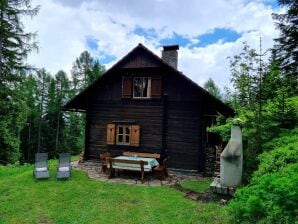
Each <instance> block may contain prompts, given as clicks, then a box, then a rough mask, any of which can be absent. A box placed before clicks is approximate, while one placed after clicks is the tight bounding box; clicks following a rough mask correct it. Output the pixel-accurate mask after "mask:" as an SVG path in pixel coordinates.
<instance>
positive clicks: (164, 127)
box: [161, 93, 168, 158]
mask: <svg viewBox="0 0 298 224" xmlns="http://www.w3.org/2000/svg"><path fill="white" fill-rule="evenodd" d="M167 132H168V94H167V93H165V94H163V96H162V129H161V133H162V141H161V158H166V157H167V156H168V151H167Z"/></svg>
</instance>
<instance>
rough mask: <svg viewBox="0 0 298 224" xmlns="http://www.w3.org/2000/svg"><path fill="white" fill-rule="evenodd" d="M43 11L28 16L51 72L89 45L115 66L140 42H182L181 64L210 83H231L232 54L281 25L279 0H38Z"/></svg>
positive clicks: (35, 59) (153, 46)
mask: <svg viewBox="0 0 298 224" xmlns="http://www.w3.org/2000/svg"><path fill="white" fill-rule="evenodd" d="M32 5H33V6H36V5H40V7H41V8H40V11H39V14H38V15H37V16H35V17H33V18H32V19H31V18H25V19H24V20H23V21H24V26H25V29H26V31H32V32H35V31H37V34H38V36H37V41H38V43H39V51H38V53H37V52H33V53H31V54H30V55H29V57H28V63H30V64H33V65H34V66H36V67H38V68H45V69H46V70H47V71H49V72H50V73H51V74H53V75H54V74H56V73H57V72H58V71H59V70H64V71H65V72H66V73H68V74H69V75H70V71H71V68H72V64H73V62H74V61H75V59H76V58H77V57H79V55H80V53H82V52H83V51H84V50H88V51H89V52H90V53H91V55H92V57H93V58H95V59H98V60H99V62H100V63H101V64H103V65H105V66H106V68H107V69H108V68H110V67H111V66H112V65H113V64H115V63H116V62H117V61H118V60H119V59H121V58H122V57H123V56H125V55H126V54H127V53H128V52H129V51H131V50H132V49H133V48H134V47H135V46H137V44H138V43H142V44H143V45H144V46H146V47H147V48H149V49H150V50H151V51H153V52H154V53H155V54H156V55H158V56H161V50H162V46H164V45H173V44H178V45H179V46H180V49H179V52H178V70H179V71H182V72H183V73H184V74H185V75H186V76H188V77H189V78H190V79H192V80H193V81H195V82H196V83H198V84H199V85H201V86H203V84H204V83H205V82H206V81H207V80H208V79H209V78H212V79H213V80H214V81H215V83H216V84H217V86H219V87H220V88H221V89H223V88H224V86H230V73H229V61H228V59H227V57H228V56H234V55H236V54H239V53H240V52H241V50H242V47H243V42H247V43H248V44H249V45H250V46H251V47H253V48H256V49H258V46H259V40H260V37H261V38H262V41H263V43H262V44H263V49H264V50H266V49H268V48H270V47H272V46H273V39H274V38H276V37H278V35H279V32H278V30H276V29H275V25H274V21H273V20H272V17H271V14H272V13H273V12H280V11H282V10H283V9H281V8H279V6H278V4H277V1H276V0H254V1H249V0H212V1H206V0H97V1H95V0H33V1H32Z"/></svg>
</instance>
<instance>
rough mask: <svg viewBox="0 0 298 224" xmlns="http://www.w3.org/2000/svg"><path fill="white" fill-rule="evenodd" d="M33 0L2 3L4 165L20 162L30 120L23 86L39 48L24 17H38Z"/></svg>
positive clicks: (0, 129)
mask: <svg viewBox="0 0 298 224" xmlns="http://www.w3.org/2000/svg"><path fill="white" fill-rule="evenodd" d="M37 12H38V8H32V7H31V4H30V0H1V1H0V149H1V150H0V160H1V161H0V162H1V163H14V162H16V161H18V160H19V157H20V155H19V151H20V149H19V146H20V132H21V129H22V127H23V126H24V124H25V120H26V111H27V107H26V103H25V99H24V96H23V93H22V91H21V84H22V81H23V79H24V75H25V73H26V71H27V70H28V69H29V68H30V67H29V66H28V65H26V64H25V62H24V60H25V59H26V57H27V55H28V53H29V52H31V51H32V50H33V49H36V48H37V45H36V42H34V37H35V34H34V33H26V32H25V31H24V27H23V24H22V22H21V17H23V16H34V15H36V14H37Z"/></svg>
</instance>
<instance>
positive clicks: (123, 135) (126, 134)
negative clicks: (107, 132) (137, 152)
mask: <svg viewBox="0 0 298 224" xmlns="http://www.w3.org/2000/svg"><path fill="white" fill-rule="evenodd" d="M120 127H122V128H123V133H122V134H119V129H120ZM126 128H128V129H129V133H126ZM119 136H122V141H119ZM127 136H128V137H129V142H126V137H127ZM130 141H131V125H116V144H117V145H130Z"/></svg>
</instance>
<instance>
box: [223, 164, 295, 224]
mask: <svg viewBox="0 0 298 224" xmlns="http://www.w3.org/2000/svg"><path fill="white" fill-rule="evenodd" d="M297 189H298V164H297V163H296V164H291V165H288V166H287V167H285V168H283V169H281V170H280V171H278V172H275V173H268V174H265V175H263V176H257V177H254V178H253V179H252V182H251V185H249V186H246V187H243V188H242V189H239V190H237V192H236V194H235V198H234V199H233V200H232V201H231V202H230V204H229V207H230V210H231V212H232V213H233V214H234V217H235V221H236V222H241V223H255V222H258V221H261V222H265V223H295V220H297V218H298V217H297V214H298V190H297Z"/></svg>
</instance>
